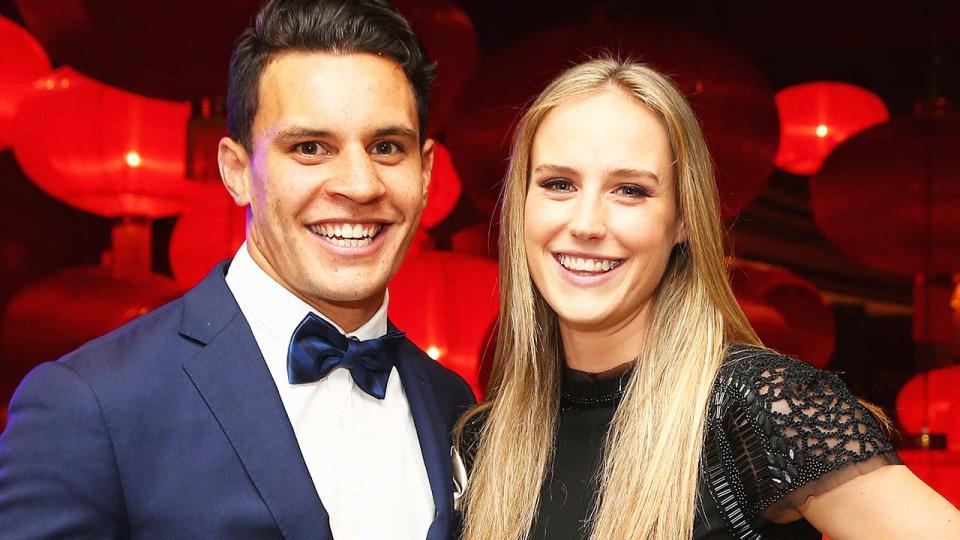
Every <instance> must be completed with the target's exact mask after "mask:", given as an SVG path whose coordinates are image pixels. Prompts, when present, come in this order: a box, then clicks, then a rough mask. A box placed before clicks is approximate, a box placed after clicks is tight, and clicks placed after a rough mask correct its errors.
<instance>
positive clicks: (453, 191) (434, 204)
mask: <svg viewBox="0 0 960 540" xmlns="http://www.w3.org/2000/svg"><path fill="white" fill-rule="evenodd" d="M459 198H460V177H459V176H458V175H457V171H456V169H455V168H454V167H453V159H452V158H451V157H450V151H449V150H447V147H446V146H444V145H442V144H440V143H439V142H438V143H435V144H434V150H433V174H432V178H431V180H430V187H429V192H428V193H427V207H426V208H424V209H423V215H422V216H421V217H420V226H421V227H425V228H427V229H429V228H431V227H433V226H435V225H437V224H438V223H440V222H441V221H443V220H444V219H445V218H446V217H447V216H448V215H449V214H450V212H451V211H453V207H454V206H456V204H457V199H459Z"/></svg>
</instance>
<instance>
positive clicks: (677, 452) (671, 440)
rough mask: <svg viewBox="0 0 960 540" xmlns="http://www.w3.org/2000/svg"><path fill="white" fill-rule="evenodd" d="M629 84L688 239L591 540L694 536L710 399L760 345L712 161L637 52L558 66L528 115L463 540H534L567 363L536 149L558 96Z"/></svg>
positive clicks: (606, 476)
mask: <svg viewBox="0 0 960 540" xmlns="http://www.w3.org/2000/svg"><path fill="white" fill-rule="evenodd" d="M603 91H622V92H626V93H628V94H629V95H631V96H633V97H635V98H636V99H637V100H638V101H640V102H641V103H643V104H645V105H646V106H647V107H649V108H650V109H651V110H652V111H653V112H654V113H655V114H656V115H657V116H659V118H660V119H661V121H662V122H663V125H664V126H665V127H666V131H667V133H668V137H669V139H670V140H669V143H670V147H671V150H672V152H673V159H674V169H673V172H674V179H675V184H674V185H675V189H676V195H677V201H678V202H677V204H678V208H677V214H678V216H679V219H681V220H682V221H683V223H684V226H685V228H686V232H687V241H686V242H685V243H683V244H679V245H677V246H675V247H674V250H673V253H672V254H671V257H670V261H669V263H668V265H667V268H666V270H665V272H664V275H663V277H662V279H661V281H660V284H659V285H658V288H657V291H656V293H655V294H656V298H655V302H654V307H653V317H652V318H651V324H650V328H649V329H648V331H647V334H646V338H645V342H644V346H643V350H642V351H637V354H638V356H637V361H636V367H635V369H634V371H633V375H632V376H631V380H630V383H629V384H628V385H627V388H626V391H625V394H624V397H623V401H622V402H621V404H620V406H619V407H618V409H617V412H616V414H615V416H614V419H613V422H612V424H611V428H610V431H609V433H608V436H607V440H606V445H605V447H606V449H607V451H606V452H605V458H604V465H603V469H602V471H601V472H600V483H599V485H600V494H599V498H598V503H597V505H596V507H595V508H594V512H593V515H592V516H591V523H590V528H591V530H592V536H593V538H602V539H612V538H617V539H621V538H624V539H626V538H638V539H639V538H643V539H647V538H653V539H661V540H662V539H670V540H674V539H676V538H681V537H683V538H689V537H690V535H691V531H692V526H693V516H694V508H695V506H696V502H697V501H696V496H697V479H698V471H699V469H698V465H699V459H700V453H701V449H702V446H703V434H704V429H705V425H706V421H705V419H706V407H707V401H708V399H709V397H710V393H711V389H712V386H713V382H714V379H715V377H716V373H717V371H718V369H719V367H720V363H721V361H722V357H723V353H724V350H725V349H726V347H727V346H728V344H729V343H730V342H732V341H740V342H746V343H752V344H759V339H758V338H757V336H756V334H755V333H754V331H753V329H752V328H751V327H750V325H749V323H748V322H747V320H746V317H745V316H744V314H743V312H742V310H741V309H740V307H739V305H738V304H737V302H736V299H735V298H734V295H733V292H732V290H731V288H730V285H729V281H728V273H727V268H726V264H725V260H724V248H723V235H722V227H721V222H720V212H719V202H718V197H717V188H716V184H715V181H714V177H713V165H712V162H711V160H710V155H709V152H708V149H707V146H706V143H705V141H704V138H703V134H702V131H701V129H700V125H699V122H698V120H697V118H696V116H695V115H694V113H693V110H692V109H691V107H690V105H689V104H688V103H687V101H686V99H684V97H683V96H682V95H681V93H680V92H679V91H678V90H677V88H676V87H675V86H674V85H673V83H672V82H671V81H670V80H669V79H668V78H667V77H665V76H664V75H662V74H660V73H658V72H657V71H655V70H653V69H651V68H649V67H647V66H645V65H643V64H639V63H636V62H631V61H622V60H617V59H614V58H611V57H602V58H598V59H595V60H591V61H588V62H585V63H582V64H580V65H577V66H575V67H573V68H571V69H569V70H567V71H565V72H564V73H562V74H561V75H560V76H559V77H557V78H556V79H555V80H554V81H553V82H552V83H550V84H549V85H548V86H547V87H546V89H544V90H543V92H542V93H541V94H540V95H539V96H538V97H537V99H536V100H535V101H534V102H533V104H532V105H531V106H530V108H529V109H528V110H527V111H526V112H525V113H524V114H523V116H522V117H521V119H520V121H519V123H518V126H517V129H516V132H515V135H514V144H513V153H512V156H511V160H510V166H509V169H508V172H507V178H506V184H505V187H504V196H503V200H502V208H501V210H502V211H501V219H502V223H501V229H500V231H501V232H500V262H501V266H500V282H501V289H500V290H501V302H500V319H499V321H500V324H499V335H498V344H497V351H496V355H495V359H494V366H493V371H492V374H491V379H490V384H489V388H488V393H487V398H486V400H485V401H484V402H483V403H481V404H480V405H479V406H478V407H477V408H475V409H474V410H473V411H471V412H470V413H468V414H467V415H465V416H464V418H462V419H461V421H460V423H459V424H458V431H457V435H458V438H459V435H460V434H461V433H462V429H463V427H464V426H465V425H467V424H468V423H470V422H471V421H472V420H473V419H474V418H476V417H477V415H485V416H486V421H485V423H484V424H483V426H484V427H483V429H482V431H481V433H480V438H479V445H478V448H477V449H476V458H475V462H474V467H473V471H472V474H471V479H470V484H469V488H468V490H467V493H466V499H465V509H466V518H465V524H464V526H465V529H464V538H465V539H468V540H475V539H497V540H500V539H517V538H526V536H527V534H528V532H529V528H530V526H531V524H532V520H533V518H534V515H535V512H536V508H537V505H538V498H539V494H540V486H541V484H542V482H543V479H544V477H545V474H546V470H547V467H548V466H549V462H550V459H551V456H552V455H553V438H554V432H555V423H556V418H557V412H558V402H559V384H560V375H559V374H560V366H561V363H562V362H563V361H564V359H563V351H562V346H561V345H560V339H559V329H558V324H557V317H556V314H555V313H554V312H553V310H552V309H551V308H550V307H549V306H548V305H547V303H546V301H545V300H544V298H543V297H542V295H541V294H540V293H539V291H537V289H536V286H535V285H534V284H533V281H532V279H531V277H530V272H529V269H528V267H527V264H526V261H527V256H526V251H525V248H524V242H523V222H524V215H523V211H524V203H525V200H526V194H527V189H528V187H529V177H530V153H531V148H532V144H533V139H534V137H535V136H536V132H537V129H538V128H539V126H540V124H541V123H542V121H543V119H544V118H545V117H546V115H547V114H549V113H550V111H552V110H553V109H554V108H556V107H557V106H559V105H561V104H563V103H566V102H569V101H571V100H575V99H578V98H582V97H585V96H588V95H591V94H595V93H598V92H603Z"/></svg>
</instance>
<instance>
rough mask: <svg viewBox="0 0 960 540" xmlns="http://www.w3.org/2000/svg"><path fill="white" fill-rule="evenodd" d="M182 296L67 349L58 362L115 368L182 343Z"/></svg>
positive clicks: (79, 368) (93, 368)
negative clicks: (71, 348) (74, 348)
mask: <svg viewBox="0 0 960 540" xmlns="http://www.w3.org/2000/svg"><path fill="white" fill-rule="evenodd" d="M182 312H183V297H182V296H181V297H179V298H176V299H174V300H172V301H170V302H169V303H167V304H164V305H162V306H160V307H158V308H156V309H154V310H153V311H151V312H149V313H146V314H145V315H142V316H140V317H137V318H136V319H134V320H132V321H130V322H128V323H126V324H124V325H122V326H120V327H119V328H117V329H115V330H113V331H111V332H108V333H106V334H104V335H102V336H100V337H98V338H96V339H93V340H91V341H88V342H87V343H85V344H84V345H82V346H80V347H79V348H78V349H76V350H74V351H72V352H69V353H67V354H66V355H64V356H63V357H61V358H60V359H59V360H57V361H58V362H59V363H62V364H66V365H69V366H70V367H71V368H73V369H74V370H76V371H78V372H80V373H90V372H98V371H100V370H107V371H109V372H112V373H116V369H117V368H119V367H122V366H129V364H130V363H131V362H136V360H137V359H138V358H144V357H155V356H157V355H158V354H160V353H161V351H163V350H164V349H167V348H169V347H171V346H177V345H180V344H181V342H182V341H183V338H181V337H180V336H179V328H180V321H181V317H182Z"/></svg>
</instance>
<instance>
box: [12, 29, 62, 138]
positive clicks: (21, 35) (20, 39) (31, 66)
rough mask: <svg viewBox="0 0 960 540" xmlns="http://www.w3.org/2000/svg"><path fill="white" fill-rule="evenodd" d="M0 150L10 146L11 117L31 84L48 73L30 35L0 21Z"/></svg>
mask: <svg viewBox="0 0 960 540" xmlns="http://www.w3.org/2000/svg"><path fill="white" fill-rule="evenodd" d="M0 66H3V70H0V150H6V149H7V148H9V147H10V144H11V143H12V142H13V130H14V126H15V124H14V122H13V119H14V116H15V115H16V112H17V104H18V103H19V102H20V98H21V97H22V96H23V94H24V93H26V91H27V90H28V89H29V88H30V83H32V82H33V81H35V80H36V79H39V78H40V77H43V76H44V75H46V74H47V73H49V72H50V59H49V58H47V53H46V52H45V51H44V50H43V47H42V46H40V44H39V43H37V40H36V39H34V38H33V36H31V35H30V33H29V32H27V31H26V30H24V29H23V28H21V27H20V26H18V25H17V24H15V23H14V22H13V21H11V20H9V19H6V18H4V17H0Z"/></svg>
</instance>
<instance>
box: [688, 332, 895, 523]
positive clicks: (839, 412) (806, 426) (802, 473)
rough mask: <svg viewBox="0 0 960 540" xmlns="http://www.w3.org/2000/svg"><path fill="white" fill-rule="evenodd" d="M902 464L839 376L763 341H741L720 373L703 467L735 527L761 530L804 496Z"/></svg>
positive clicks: (719, 501) (800, 502)
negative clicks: (759, 344)
mask: <svg viewBox="0 0 960 540" xmlns="http://www.w3.org/2000/svg"><path fill="white" fill-rule="evenodd" d="M894 463H900V461H899V459H898V458H897V457H896V454H895V453H894V452H893V446H892V445H891V444H890V441H889V440H888V439H887V437H886V436H885V435H884V434H883V432H882V431H881V430H880V427H879V425H878V423H877V421H876V419H875V418H874V417H873V415H871V414H870V413H869V412H868V411H867V410H866V409H865V408H864V407H863V406H862V405H860V403H859V402H858V401H857V399H856V397H854V396H853V395H852V394H851V393H850V391H849V390H848V389H847V387H846V386H845V385H844V384H843V382H842V381H841V380H840V379H839V377H837V376H836V375H835V374H833V373H830V372H826V371H822V370H818V369H816V368H815V367H813V366H811V365H808V364H805V363H802V362H798V361H796V360H792V359H790V358H787V357H785V356H782V355H779V354H777V353H774V352H773V351H768V350H765V349H760V348H756V347H746V346H736V347H733V348H731V351H730V352H729V353H728V357H727V359H726V361H725V363H724V367H723V368H722V369H721V371H720V374H719V375H718V377H717V381H716V384H715V386H714V395H713V398H712V400H711V405H710V410H709V418H708V425H707V437H706V444H705V446H704V459H703V474H704V475H705V477H706V480H707V483H708V486H709V487H710V491H711V494H712V495H713V496H714V498H715V499H716V501H717V504H718V505H719V507H720V510H721V513H722V514H723V515H724V519H725V521H727V525H728V526H729V528H730V530H731V532H733V533H734V535H735V536H736V537H737V538H741V539H751V540H754V539H759V538H761V536H760V535H758V534H757V533H756V532H755V531H753V530H752V528H751V522H753V521H754V519H755V518H756V517H757V516H760V515H762V516H763V517H764V518H767V519H770V520H775V519H778V518H780V517H783V516H785V515H787V514H789V513H791V512H794V511H795V510H796V509H797V508H798V507H799V506H800V505H802V504H803V503H804V502H805V501H806V499H807V498H808V497H810V496H813V495H818V494H821V493H824V492H826V491H829V490H830V489H832V488H834V487H836V486H838V485H840V484H842V483H844V482H846V481H847V480H850V479H852V478H855V477H856V476H859V475H861V474H865V473H867V472H870V471H872V470H874V469H876V468H879V467H882V466H884V465H887V464H894Z"/></svg>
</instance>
